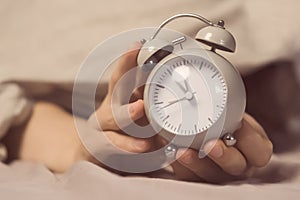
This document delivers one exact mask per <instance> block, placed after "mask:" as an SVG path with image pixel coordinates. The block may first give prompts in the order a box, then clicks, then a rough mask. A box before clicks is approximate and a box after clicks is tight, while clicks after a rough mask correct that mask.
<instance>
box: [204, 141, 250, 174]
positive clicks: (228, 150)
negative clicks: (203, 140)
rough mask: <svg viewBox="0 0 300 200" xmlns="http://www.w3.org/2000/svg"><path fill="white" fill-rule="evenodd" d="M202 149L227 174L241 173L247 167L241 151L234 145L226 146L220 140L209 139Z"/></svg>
mask: <svg viewBox="0 0 300 200" xmlns="http://www.w3.org/2000/svg"><path fill="white" fill-rule="evenodd" d="M204 150H205V152H206V153H207V155H208V157H209V158H210V159H211V160H213V161H214V162H215V163H216V164H217V165H218V166H220V167H221V168H222V169H223V170H224V171H225V172H226V173H228V174H231V175H235V176H237V175H241V174H242V173H243V172H245V170H246V168H247V162H246V159H245V158H244V156H243V155H242V154H241V152H240V151H239V150H238V149H236V148H234V147H227V146H226V145H225V144H224V142H223V141H222V140H213V141H209V142H208V143H207V144H205V146H204Z"/></svg>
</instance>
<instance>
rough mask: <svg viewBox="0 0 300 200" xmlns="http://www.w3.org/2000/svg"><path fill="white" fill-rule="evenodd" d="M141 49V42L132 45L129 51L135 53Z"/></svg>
mask: <svg viewBox="0 0 300 200" xmlns="http://www.w3.org/2000/svg"><path fill="white" fill-rule="evenodd" d="M140 47H141V43H140V42H134V43H132V44H130V46H129V47H128V50H129V51H133V50H135V49H139V48H140Z"/></svg>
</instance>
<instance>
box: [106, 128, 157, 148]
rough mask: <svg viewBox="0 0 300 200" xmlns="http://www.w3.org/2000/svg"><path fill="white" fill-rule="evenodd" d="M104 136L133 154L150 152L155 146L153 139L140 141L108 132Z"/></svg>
mask: <svg viewBox="0 0 300 200" xmlns="http://www.w3.org/2000/svg"><path fill="white" fill-rule="evenodd" d="M104 134H105V135H106V136H107V138H108V139H109V140H110V141H111V143H112V144H113V145H115V146H116V147H118V148H120V149H122V150H123V151H128V152H131V153H144V152H148V151H149V150H150V149H151V147H152V144H153V138H147V139H140V138H134V137H131V136H128V135H123V134H120V133H117V132H113V131H106V132H104Z"/></svg>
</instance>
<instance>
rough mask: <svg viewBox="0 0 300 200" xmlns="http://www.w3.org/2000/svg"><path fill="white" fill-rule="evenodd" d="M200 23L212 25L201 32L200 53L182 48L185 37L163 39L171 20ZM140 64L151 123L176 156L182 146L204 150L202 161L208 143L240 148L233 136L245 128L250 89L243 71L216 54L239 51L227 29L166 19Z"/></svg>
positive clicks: (198, 39) (144, 48)
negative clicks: (222, 143)
mask: <svg viewBox="0 0 300 200" xmlns="http://www.w3.org/2000/svg"><path fill="white" fill-rule="evenodd" d="M182 17H188V18H195V19H198V20H200V21H201V22H204V23H205V24H206V25H207V26H205V27H204V28H202V29H200V30H199V32H198V33H197V35H196V37H195V40H194V41H195V42H200V43H202V44H204V45H205V46H208V47H209V48H207V49H205V48H203V47H202V46H203V45H202V46H200V45H199V47H198V48H179V50H175V46H176V45H181V44H182V43H184V41H185V40H186V37H185V36H184V34H183V36H182V37H179V38H177V39H176V40H173V41H167V40H165V39H161V38H159V33H160V31H161V30H162V28H163V27H164V26H165V25H167V24H168V23H170V22H171V21H173V20H175V19H178V18H182ZM141 42H142V44H143V45H142V47H141V49H140V51H139V54H138V57H137V62H138V66H139V68H140V73H139V76H141V77H143V78H144V79H145V80H146V84H145V87H144V93H143V99H144V107H145V113H146V116H147V119H148V121H149V123H150V124H151V126H152V127H153V129H154V130H155V131H156V132H157V133H158V134H159V135H160V136H161V137H163V138H164V139H165V140H167V141H168V142H169V143H170V145H168V146H167V147H166V149H165V153H166V155H167V156H168V157H174V156H175V154H176V150H177V148H179V147H189V148H193V149H196V150H199V157H203V156H204V155H203V152H204V145H205V143H206V142H207V141H210V140H213V139H218V138H222V139H223V141H224V143H225V144H226V145H228V146H233V145H234V144H235V143H236V139H235V137H234V134H233V133H234V132H235V131H236V130H237V129H238V128H239V127H240V126H241V121H242V118H243V114H244V112H245V105H246V92H245V87H244V84H243V81H242V78H241V75H240V73H239V72H238V70H237V69H236V68H235V67H234V66H233V65H232V64H231V63H230V62H229V61H228V60H227V59H225V58H224V57H223V56H221V55H220V54H218V52H217V50H221V51H227V52H232V53H233V52H234V51H235V49H236V42H235V39H234V37H233V35H232V34H231V33H230V32H229V31H228V30H227V29H225V27H224V21H222V20H220V21H219V22H218V23H213V22H211V21H209V20H208V19H206V18H204V17H202V16H200V15H197V14H190V13H189V14H178V15H174V16H172V17H170V18H169V19H167V20H165V21H164V22H163V23H162V24H161V25H160V26H159V27H158V28H157V30H156V32H155V33H154V34H153V36H152V37H151V38H149V39H143V40H142V41H141Z"/></svg>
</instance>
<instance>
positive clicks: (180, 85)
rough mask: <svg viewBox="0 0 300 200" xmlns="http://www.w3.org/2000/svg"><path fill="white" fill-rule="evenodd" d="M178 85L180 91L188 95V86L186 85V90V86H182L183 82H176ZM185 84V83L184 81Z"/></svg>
mask: <svg viewBox="0 0 300 200" xmlns="http://www.w3.org/2000/svg"><path fill="white" fill-rule="evenodd" d="M175 82H176V83H177V85H178V86H179V87H180V89H181V90H182V91H183V92H184V93H186V92H187V89H188V88H187V87H186V84H185V83H184V85H185V88H184V86H183V84H182V82H179V81H175ZM184 82H185V81H184Z"/></svg>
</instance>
